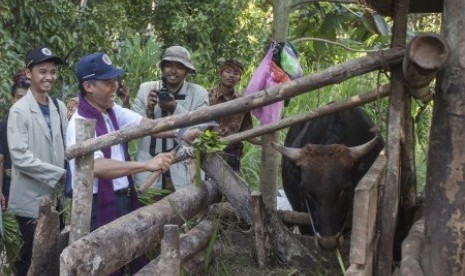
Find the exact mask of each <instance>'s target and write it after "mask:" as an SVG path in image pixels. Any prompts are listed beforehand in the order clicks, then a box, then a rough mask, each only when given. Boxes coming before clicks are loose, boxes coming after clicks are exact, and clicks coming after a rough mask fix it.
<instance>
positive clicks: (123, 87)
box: [116, 80, 131, 108]
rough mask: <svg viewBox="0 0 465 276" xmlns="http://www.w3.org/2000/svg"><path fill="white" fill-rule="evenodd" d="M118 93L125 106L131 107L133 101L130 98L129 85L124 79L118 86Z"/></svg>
mask: <svg viewBox="0 0 465 276" xmlns="http://www.w3.org/2000/svg"><path fill="white" fill-rule="evenodd" d="M116 94H117V95H118V97H119V98H120V99H121V101H122V102H123V107H126V108H131V103H130V99H129V96H130V93H129V87H128V85H127V84H126V82H125V81H124V80H121V81H120V85H119V87H118V91H117V92H116Z"/></svg>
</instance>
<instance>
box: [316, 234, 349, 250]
mask: <svg viewBox="0 0 465 276" xmlns="http://www.w3.org/2000/svg"><path fill="white" fill-rule="evenodd" d="M317 242H318V246H319V247H320V248H322V249H325V250H335V249H338V248H339V247H341V246H342V244H343V243H344V237H343V236H342V234H341V233H337V234H336V235H334V236H331V237H323V236H320V235H317Z"/></svg>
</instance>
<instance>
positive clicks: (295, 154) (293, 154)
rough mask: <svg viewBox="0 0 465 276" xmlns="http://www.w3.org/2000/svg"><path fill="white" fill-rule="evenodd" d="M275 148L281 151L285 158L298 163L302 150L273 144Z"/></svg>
mask: <svg viewBox="0 0 465 276" xmlns="http://www.w3.org/2000/svg"><path fill="white" fill-rule="evenodd" d="M272 145H273V147H274V148H275V149H276V150H277V151H279V152H280V153H281V154H282V155H283V156H284V157H287V158H289V159H291V160H292V161H296V160H297V159H298V158H299V155H300V149H296V148H288V147H285V146H281V145H280V144H277V143H273V144H272Z"/></svg>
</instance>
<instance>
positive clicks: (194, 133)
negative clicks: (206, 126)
mask: <svg viewBox="0 0 465 276" xmlns="http://www.w3.org/2000/svg"><path fill="white" fill-rule="evenodd" d="M202 133H203V132H202V131H201V130H200V129H198V128H191V129H189V130H188V131H186V133H184V135H183V136H182V137H181V140H183V141H184V142H186V143H187V144H189V145H191V144H192V142H194V140H195V139H196V138H197V137H198V136H199V135H202Z"/></svg>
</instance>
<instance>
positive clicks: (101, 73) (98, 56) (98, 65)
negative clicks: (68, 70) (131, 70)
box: [76, 53, 124, 83]
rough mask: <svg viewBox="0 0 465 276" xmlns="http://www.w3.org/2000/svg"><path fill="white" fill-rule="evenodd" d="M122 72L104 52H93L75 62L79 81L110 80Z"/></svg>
mask: <svg viewBox="0 0 465 276" xmlns="http://www.w3.org/2000/svg"><path fill="white" fill-rule="evenodd" d="M123 73H124V70H123V69H122V68H116V67H114V66H113V64H112V63H111V59H110V57H109V56H108V55H107V54H105V53H94V54H90V55H86V56H84V57H82V58H81V59H80V60H79V61H78V62H77V64H76V76H77V78H78V81H79V83H81V82H84V81H88V80H111V79H115V78H117V77H119V76H121V75H122V74H123Z"/></svg>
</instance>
